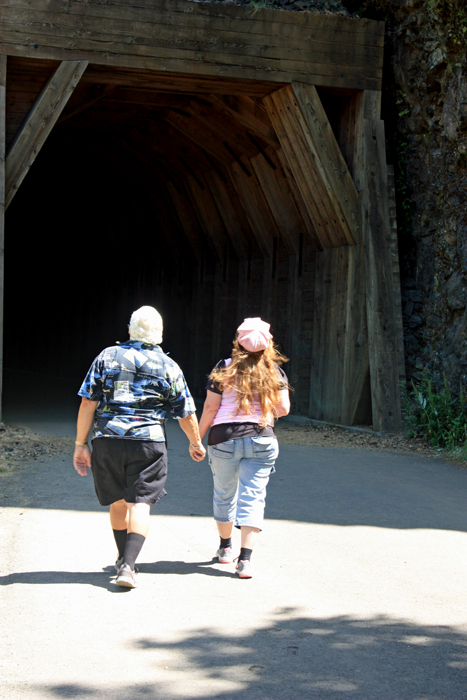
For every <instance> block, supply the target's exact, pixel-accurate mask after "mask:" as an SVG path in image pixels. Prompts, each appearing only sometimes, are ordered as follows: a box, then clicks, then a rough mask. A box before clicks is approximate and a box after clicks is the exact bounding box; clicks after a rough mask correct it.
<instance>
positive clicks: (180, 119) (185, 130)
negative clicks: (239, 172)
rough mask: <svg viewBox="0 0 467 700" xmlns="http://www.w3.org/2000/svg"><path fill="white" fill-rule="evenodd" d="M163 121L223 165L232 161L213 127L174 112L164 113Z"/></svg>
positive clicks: (194, 118)
mask: <svg viewBox="0 0 467 700" xmlns="http://www.w3.org/2000/svg"><path fill="white" fill-rule="evenodd" d="M164 120H165V121H167V122H168V123H169V124H171V125H172V126H173V127H174V128H175V129H178V131H180V132H181V133H182V134H183V135H184V136H185V137H187V138H189V139H191V140H192V141H193V143H196V144H197V145H198V146H199V147H200V148H203V149H204V150H206V151H207V152H208V153H209V154H210V155H211V156H213V157H214V158H215V159H216V160H218V161H220V162H221V163H223V164H224V165H229V164H230V163H231V161H232V160H233V158H232V155H231V153H229V151H228V150H227V149H226V148H225V146H224V144H223V141H222V138H220V137H219V135H218V134H217V131H216V129H215V127H213V126H210V125H209V124H206V123H205V122H202V121H200V120H199V119H196V117H186V116H183V115H181V114H177V113H175V112H166V113H165V114H164Z"/></svg>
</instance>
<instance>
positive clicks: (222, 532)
mask: <svg viewBox="0 0 467 700" xmlns="http://www.w3.org/2000/svg"><path fill="white" fill-rule="evenodd" d="M216 525H217V532H218V533H219V537H221V538H222V539H223V540H228V539H229V538H230V537H231V536H232V529H233V521H232V522H231V523H219V522H217V520H216Z"/></svg>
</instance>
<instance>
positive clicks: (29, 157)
mask: <svg viewBox="0 0 467 700" xmlns="http://www.w3.org/2000/svg"><path fill="white" fill-rule="evenodd" d="M87 65H88V61H62V62H61V64H60V65H59V67H58V68H57V70H56V71H55V73H54V75H53V76H52V77H51V78H50V80H49V82H48V83H47V85H46V86H45V87H44V89H43V90H42V92H41V93H40V95H39V96H38V98H37V100H36V102H35V103H34V106H33V108H32V109H31V111H30V113H29V115H28V118H27V119H26V121H25V122H24V124H23V125H22V127H21V128H20V130H19V131H18V133H17V134H16V136H15V138H14V139H13V142H12V144H11V146H10V148H9V151H8V156H7V159H6V168H5V172H6V194H5V209H6V208H7V207H8V205H9V204H10V202H11V200H12V199H13V197H14V196H15V194H16V192H17V191H18V188H19V186H20V185H21V183H22V181H23V180H24V178H25V176H26V174H27V172H28V170H29V168H30V167H31V165H32V164H33V163H34V161H35V159H36V156H37V154H38V153H39V151H40V150H41V148H42V146H43V145H44V143H45V141H46V139H47V137H48V135H49V134H50V132H51V131H52V129H53V127H54V125H55V123H56V122H57V120H58V118H59V117H60V115H61V113H62V110H63V108H64V107H65V105H66V103H67V102H68V100H69V98H70V96H71V94H72V92H73V90H74V89H75V87H76V85H77V84H78V82H79V80H80V78H81V76H82V75H83V73H84V71H85V70H86V67H87Z"/></svg>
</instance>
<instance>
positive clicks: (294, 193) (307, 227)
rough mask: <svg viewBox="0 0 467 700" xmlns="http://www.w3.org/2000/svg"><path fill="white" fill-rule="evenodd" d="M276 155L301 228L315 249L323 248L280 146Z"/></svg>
mask: <svg viewBox="0 0 467 700" xmlns="http://www.w3.org/2000/svg"><path fill="white" fill-rule="evenodd" d="M276 157H277V159H278V161H279V162H280V164H281V167H282V172H283V173H284V175H285V177H286V179H287V183H288V185H289V190H290V194H291V197H292V199H293V201H294V202H295V206H296V207H297V209H298V211H299V212H300V216H301V219H302V221H303V226H304V228H303V230H304V232H305V233H306V234H307V235H308V237H309V239H310V241H311V243H312V245H313V248H314V249H315V250H323V246H322V244H321V241H320V240H319V237H318V234H317V233H316V229H315V226H314V224H313V221H312V219H311V217H310V214H309V212H308V209H307V208H306V205H305V202H304V201H303V197H302V194H301V192H300V190H299V188H298V186H297V183H296V181H295V178H294V176H293V173H292V171H291V169H290V166H289V163H288V161H287V158H286V157H285V155H284V151H283V150H282V148H279V149H278V150H277V151H276Z"/></svg>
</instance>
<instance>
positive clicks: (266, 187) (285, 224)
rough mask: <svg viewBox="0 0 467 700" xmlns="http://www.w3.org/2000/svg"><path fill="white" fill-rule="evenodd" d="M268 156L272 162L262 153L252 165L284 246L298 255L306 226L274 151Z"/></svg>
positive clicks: (267, 153)
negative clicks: (301, 233) (302, 233)
mask: <svg viewBox="0 0 467 700" xmlns="http://www.w3.org/2000/svg"><path fill="white" fill-rule="evenodd" d="M266 155H267V157H268V158H269V160H270V162H267V161H266V159H265V157H264V156H263V154H261V153H260V154H259V155H257V156H255V157H254V158H251V159H250V163H251V165H252V167H253V170H254V171H255V174H256V177H257V178H258V182H259V184H260V185H261V189H262V191H263V194H264V197H265V199H266V201H267V203H268V206H269V209H270V211H271V214H272V216H273V218H274V221H275V223H276V226H277V229H278V231H279V232H280V235H281V238H282V240H283V242H284V244H285V245H286V247H287V249H288V250H289V252H290V253H295V254H298V244H299V237H300V232H301V231H303V230H304V228H305V226H304V223H303V221H302V219H301V216H300V213H299V211H298V210H297V208H296V206H295V203H294V201H293V199H292V197H291V195H290V190H289V187H288V183H287V180H286V179H285V176H284V173H283V171H282V168H281V166H280V163H279V161H278V160H277V159H276V158H275V155H274V152H273V151H268V152H266ZM272 166H274V168H275V169H274V168H273V167H272Z"/></svg>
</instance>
